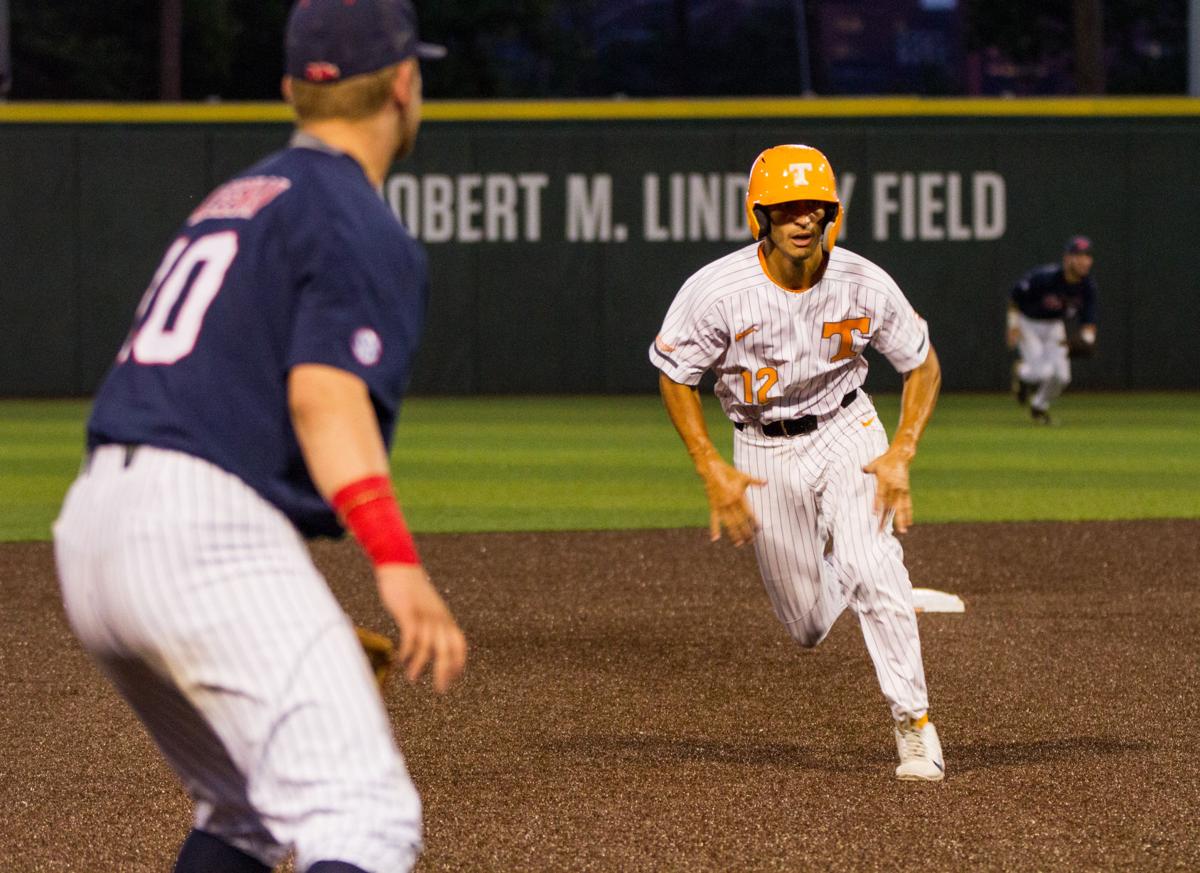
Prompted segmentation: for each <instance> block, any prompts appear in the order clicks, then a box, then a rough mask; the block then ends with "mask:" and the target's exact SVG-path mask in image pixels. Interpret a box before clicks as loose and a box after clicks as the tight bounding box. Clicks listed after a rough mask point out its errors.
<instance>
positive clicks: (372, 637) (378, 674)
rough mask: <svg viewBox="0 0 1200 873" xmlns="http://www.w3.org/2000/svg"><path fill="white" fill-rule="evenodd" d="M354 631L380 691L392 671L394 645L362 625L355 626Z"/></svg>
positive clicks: (381, 635)
mask: <svg viewBox="0 0 1200 873" xmlns="http://www.w3.org/2000/svg"><path fill="white" fill-rule="evenodd" d="M354 631H355V633H357V634H358V641H359V643H360V644H361V645H362V647H363V651H364V652H365V653H366V655H367V663H369V664H370V665H371V670H372V672H374V674H375V682H376V683H377V684H378V685H379V690H380V691H382V690H383V686H384V685H385V684H387V679H388V676H389V675H390V674H391V672H392V660H393V655H394V653H395V646H393V645H392V641H391V640H390V639H388V638H387V637H385V636H384V635H383V634H377V633H375V632H374V631H369V630H367V629H366V628H364V627H357V626H355V628H354Z"/></svg>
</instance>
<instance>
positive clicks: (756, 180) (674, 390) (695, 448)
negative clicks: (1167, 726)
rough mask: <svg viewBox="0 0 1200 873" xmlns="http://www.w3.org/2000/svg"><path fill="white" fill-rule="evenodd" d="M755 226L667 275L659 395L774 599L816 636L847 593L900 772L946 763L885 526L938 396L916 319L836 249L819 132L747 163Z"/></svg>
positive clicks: (657, 345) (812, 640) (715, 505)
mask: <svg viewBox="0 0 1200 873" xmlns="http://www.w3.org/2000/svg"><path fill="white" fill-rule="evenodd" d="M746 209H747V217H748V219H749V223H750V230H751V232H752V233H753V234H754V236H755V237H756V238H757V240H758V241H757V242H755V243H754V244H752V245H750V246H747V247H745V248H743V249H740V250H738V251H736V252H733V253H732V254H730V255H727V256H725V257H723V258H720V259H719V260H717V261H714V262H712V263H711V264H709V265H707V266H706V267H704V268H702V269H701V270H700V271H699V272H697V273H696V274H695V275H693V276H692V277H691V278H689V279H688V280H687V281H686V282H685V283H684V285H683V287H682V288H681V289H680V290H679V293H678V295H677V296H676V297H675V300H674V302H673V303H672V304H671V307H670V310H669V311H668V312H667V316H666V319H665V320H664V322H663V326H662V330H661V332H660V333H659V335H658V337H657V338H656V339H655V341H654V343H653V344H652V345H651V347H650V358H651V360H652V361H653V363H654V364H655V366H657V367H658V368H659V370H660V371H661V375H660V377H659V386H660V389H661V392H662V396H663V400H664V403H665V404H666V407H667V412H668V414H669V415H670V417H671V421H672V422H673V423H674V425H675V427H676V429H677V430H678V431H679V434H680V436H681V437H682V438H683V441H684V444H685V445H686V447H687V450H688V453H689V454H690V455H691V457H692V460H693V462H694V463H695V465H696V470H697V472H698V473H699V474H700V476H701V478H702V479H703V481H704V485H705V489H706V492H707V495H708V501H709V505H710V508H711V518H710V528H711V535H712V538H713V539H714V540H716V539H718V538H719V537H720V534H721V529H722V528H724V529H725V530H726V531H727V532H728V533H729V536H730V538H731V539H732V540H733V541H734V543H735V544H737V545H742V544H744V543H746V542H749V541H753V543H754V547H755V554H756V557H757V559H758V566H759V570H760V572H761V574H762V578H763V582H764V584H765V586H766V589H767V593H768V595H769V596H770V599H771V603H772V605H773V607H774V609H775V614H776V615H777V616H778V617H779V619H780V621H782V622H783V624H784V625H785V626H786V627H787V629H788V632H789V633H790V634H791V635H792V637H793V638H794V639H795V640H796V641H797V642H799V643H800V644H801V645H802V646H815V645H817V644H818V643H820V642H821V640H822V639H824V638H825V635H826V634H827V633H828V632H829V630H830V628H831V627H832V626H833V623H834V621H835V620H836V619H837V617H838V616H839V615H840V614H841V613H842V611H843V610H844V609H846V608H847V607H849V608H850V609H851V610H852V611H853V612H854V613H855V614H856V615H857V616H858V618H859V622H860V624H861V626H862V631H863V637H864V639H865V640H866V644H867V650H868V651H869V652H870V655H871V660H872V661H873V662H874V664H875V671H876V674H877V676H878V678H879V685H880V688H881V689H882V690H883V694H884V696H885V697H886V698H887V701H888V703H889V704H890V706H891V712H892V716H893V719H894V722H895V728H894V736H895V740H896V747H897V752H898V754H899V756H900V764H899V766H898V767H897V769H896V775H897V777H899V778H900V779H906V780H926V781H938V780H940V779H942V778H943V775H944V772H945V767H944V763H943V760H942V750H941V743H940V741H939V739H938V735H937V730H936V729H935V728H934V726H933V723H932V722H931V721H930V720H929V703H928V697H927V693H926V688H925V670H924V666H923V664H922V661H921V645H920V640H919V637H918V634H917V620H916V615H915V613H914V611H913V603H912V586H911V584H910V582H909V578H908V571H907V570H906V569H905V567H904V561H903V554H902V551H901V548H900V544H899V542H898V541H897V539H896V538H895V536H894V535H893V533H892V526H893V524H894V526H895V528H896V530H898V531H900V532H901V533H902V532H904V531H905V530H906V529H907V527H908V525H909V523H910V522H911V520H912V502H911V499H910V497H909V480H908V467H909V463H910V462H911V460H912V457H913V455H914V454H915V452H916V447H917V441H918V440H919V438H920V436H921V433H922V432H923V430H924V428H925V425H926V423H927V422H928V420H929V416H930V415H931V414H932V411H933V407H934V404H935V403H936V401H937V393H938V389H939V387H940V384H941V371H940V369H939V366H938V360H937V356H936V354H935V353H934V351H933V348H932V346H931V345H930V342H929V331H928V327H927V326H926V324H925V322H924V320H923V319H921V317H920V316H918V315H917V313H916V312H915V311H914V310H913V308H912V306H911V305H910V304H909V302H908V301H907V300H906V299H905V297H904V295H903V293H902V292H901V291H900V289H899V288H898V287H897V286H896V283H895V282H894V281H893V280H892V278H891V277H890V276H889V275H888V274H887V273H885V272H884V271H883V270H882V269H880V268H879V267H877V266H876V265H875V264H873V263H871V262H870V261H868V260H867V259H866V258H863V257H861V256H859V255H856V254H853V253H851V252H848V251H846V250H845V249H844V248H835V244H836V241H837V234H838V229H839V228H840V226H841V223H842V220H843V216H844V213H843V210H842V208H841V203H840V201H839V200H838V196H837V189H836V184H835V180H834V175H833V170H832V168H831V167H830V165H829V161H828V160H827V159H826V157H825V156H824V155H823V154H822V153H821V152H820V151H818V150H817V149H814V148H810V147H808V146H803V145H782V146H776V147H775V148H771V149H767V150H766V151H764V152H763V153H762V154H761V155H759V156H758V158H757V159H756V160H755V162H754V166H753V168H752V170H751V173H750V181H749V191H748V194H747V198H746ZM868 345H870V346H872V347H874V348H875V349H876V350H877V351H879V352H881V353H882V354H883V355H884V356H885V357H887V359H888V361H889V362H890V363H891V364H892V365H893V366H894V367H895V368H896V369H897V370H898V371H899V372H901V373H902V374H904V391H903V395H902V400H901V407H902V408H901V413H900V422H899V425H898V427H897V430H896V436H895V438H894V439H893V440H892V442H891V444H890V445H889V444H888V440H887V435H886V433H885V431H884V428H883V425H882V424H881V423H880V421H879V418H878V416H877V415H876V413H875V408H874V406H873V405H872V403H871V400H870V398H869V397H868V396H867V395H866V393H865V392H864V391H863V390H862V384H863V380H864V378H865V377H866V371H867V362H866V361H865V360H864V358H863V356H862V353H863V351H864V349H866V347H867V346H868ZM709 369H711V370H713V372H714V374H715V375H716V377H717V383H716V389H715V390H716V395H717V398H718V399H719V400H720V402H721V407H722V409H723V410H724V412H725V414H726V415H727V416H728V417H729V419H730V420H731V421H732V422H733V424H734V426H735V428H736V432H735V434H734V459H733V461H734V463H733V465H732V466H731V465H729V464H728V463H726V462H725V461H724V460H723V459H722V458H721V457H720V455H719V453H718V452H717V450H716V448H715V447H714V446H713V444H712V442H711V440H710V439H709V436H708V433H707V429H706V427H705V424H704V418H703V415H702V411H701V405H700V395H699V392H698V391H697V389H696V387H695V386H696V385H697V383H698V382H699V381H700V378H701V376H702V375H703V374H704V372H705V371H707V370H709Z"/></svg>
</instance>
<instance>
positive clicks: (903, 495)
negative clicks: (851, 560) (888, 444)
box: [863, 448, 912, 533]
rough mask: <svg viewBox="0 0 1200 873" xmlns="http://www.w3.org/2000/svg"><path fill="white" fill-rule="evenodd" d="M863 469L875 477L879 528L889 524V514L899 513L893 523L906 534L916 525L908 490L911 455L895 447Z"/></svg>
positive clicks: (897, 529)
mask: <svg viewBox="0 0 1200 873" xmlns="http://www.w3.org/2000/svg"><path fill="white" fill-rule="evenodd" d="M863 472H864V473H868V474H870V475H872V476H874V477H875V514H876V515H878V516H879V529H880V530H883V528H884V527H885V526H886V525H887V520H888V515H889V514H891V513H895V515H894V516H893V518H892V524H893V526H894V527H895V529H896V533H905V532H906V531H907V530H908V527H909V525H911V524H912V495H911V494H909V490H908V458H907V457H906V456H905V455H904V453H902V452H900V451H899V450H897V449H895V448H889V449H888V450H887V451H886V452H884V453H883V454H882V455H880V456H879V457H878V458H876V459H875V460H874V461H872V462H871V463H869V464H867V465H866V466H865V467H863Z"/></svg>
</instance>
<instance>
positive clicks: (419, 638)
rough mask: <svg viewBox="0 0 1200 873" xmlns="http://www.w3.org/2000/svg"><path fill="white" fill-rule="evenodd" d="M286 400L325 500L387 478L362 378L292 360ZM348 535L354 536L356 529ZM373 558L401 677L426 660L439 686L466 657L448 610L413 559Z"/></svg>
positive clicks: (415, 674)
mask: <svg viewBox="0 0 1200 873" xmlns="http://www.w3.org/2000/svg"><path fill="white" fill-rule="evenodd" d="M288 407H289V412H290V415H291V421H292V427H293V429H294V430H295V432H296V439H297V441H298V442H299V443H300V450H301V452H302V453H303V455H304V461H305V463H306V464H307V466H308V471H309V475H310V476H311V477H312V480H313V484H315V485H316V486H317V490H318V491H319V492H320V493H321V496H322V497H324V498H325V499H326V500H327V501H329V502H330V503H332V504H335V505H336V503H337V501H336V500H335V496H336V495H338V494H340V493H345V489H346V488H347V486H350V487H351V488H353V486H354V483H361V482H367V481H371V480H375V481H377V482H378V481H381V480H382V481H386V480H387V479H388V476H389V470H388V459H387V450H386V448H385V447H384V443H383V438H382V437H381V436H380V434H379V426H378V424H377V422H376V418H375V412H374V408H373V407H372V405H371V399H370V395H369V392H368V390H367V385H366V383H365V382H363V380H362V379H360V378H359V377H358V376H356V375H354V374H353V373H350V372H348V371H346V370H342V369H339V368H337V367H331V366H327V365H325V364H297V365H296V366H294V367H293V368H292V370H291V372H290V374H289V376H288ZM386 490H387V494H386V495H383V496H382V497H381V498H380V499H382V500H383V501H384V502H385V504H386V500H389V499H392V500H394V498H391V486H390V482H389V483H388V484H387V488H386ZM364 496H369V495H364ZM376 496H377V497H378V495H376ZM353 508H354V507H346V508H345V509H346V512H347V513H349V512H350V511H351V510H352V509H353ZM396 512H397V514H398V510H396ZM401 523H402V521H401ZM351 527H353V526H351ZM401 529H402V528H401ZM385 532H386V530H385ZM355 534H356V535H359V537H360V540H361V539H362V536H361V533H360V531H359V530H357V529H356V530H355ZM404 536H407V531H405V532H404ZM363 545H364V547H365V546H366V543H364V544H363ZM368 552H370V549H368ZM413 556H414V559H415V552H414V553H413ZM373 563H374V564H375V580H376V583H377V585H378V587H379V598H380V600H381V601H382V602H383V605H384V607H385V608H386V609H387V611H388V612H389V613H390V614H391V616H392V618H393V620H395V622H396V626H397V627H398V628H399V631H400V649H399V658H400V661H401V663H402V664H403V665H404V668H405V672H406V674H407V676H408V679H409V681H410V682H414V681H416V680H417V679H418V678H419V677H420V676H421V674H422V672H424V670H425V667H426V666H428V665H432V675H433V685H434V688H436V689H437V690H438V691H445V690H446V689H448V688H449V687H450V685H451V683H452V682H453V681H454V680H455V679H456V678H457V677H458V676H459V674H461V673H462V670H463V666H464V665H465V663H466V657H467V644H466V640H465V638H464V637H463V633H462V631H461V630H460V629H459V627H458V624H457V623H456V622H455V620H454V616H453V615H451V613H450V610H449V608H448V607H447V606H446V603H445V601H443V600H442V598H441V595H439V594H438V592H437V590H436V589H435V588H434V587H433V585H432V583H431V582H430V581H429V577H428V576H427V575H426V573H425V570H424V568H423V567H422V566H421V564H420V563H419V561H416V562H408V561H405V562H396V561H389V560H383V561H375V560H373Z"/></svg>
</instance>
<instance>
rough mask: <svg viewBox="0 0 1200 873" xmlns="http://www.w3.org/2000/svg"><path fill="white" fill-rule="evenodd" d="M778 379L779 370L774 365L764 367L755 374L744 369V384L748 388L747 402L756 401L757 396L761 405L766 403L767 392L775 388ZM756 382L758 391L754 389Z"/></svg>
mask: <svg viewBox="0 0 1200 873" xmlns="http://www.w3.org/2000/svg"><path fill="white" fill-rule="evenodd" d="M778 381H779V371H778V370H776V369H775V368H774V367H763V368H762V369H761V370H759V371H758V372H757V373H754V374H751V372H750V371H749V370H742V386H743V387H744V388H745V389H746V394H745V399H746V402H747V403H754V402H755V397H757V398H758V403H759V405H762V404H764V403H766V402H767V392H768V391H770V390H771V389H772V388H774V387H775V383H776V382H778ZM756 382H757V383H758V391H757V392H755V390H754V384H755V383H756Z"/></svg>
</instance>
